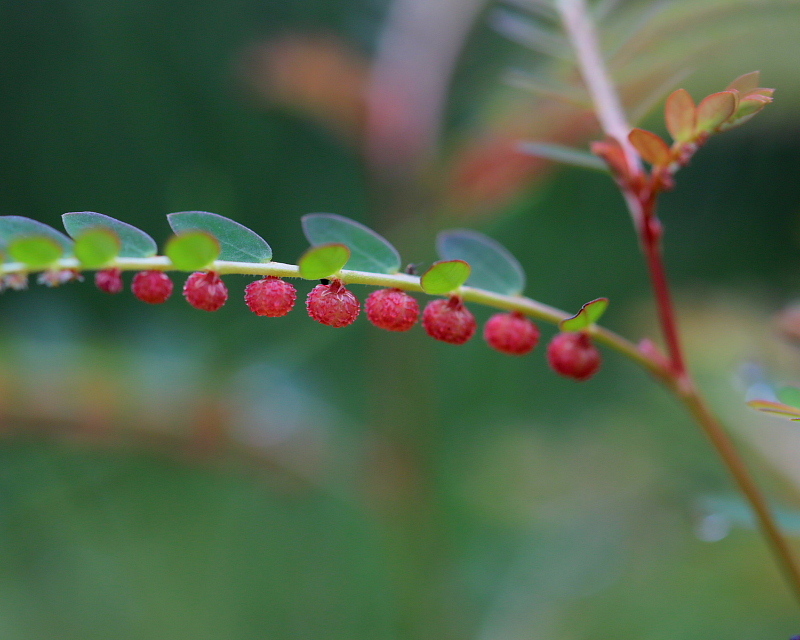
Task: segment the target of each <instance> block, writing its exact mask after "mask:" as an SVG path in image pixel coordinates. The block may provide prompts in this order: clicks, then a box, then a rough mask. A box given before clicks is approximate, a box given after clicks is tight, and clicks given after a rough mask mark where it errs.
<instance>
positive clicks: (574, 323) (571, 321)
mask: <svg viewBox="0 0 800 640" xmlns="http://www.w3.org/2000/svg"><path fill="white" fill-rule="evenodd" d="M606 309H608V298H597V300H592V301H591V302H587V303H586V304H585V305H583V306H582V307H581V310H580V311H578V313H576V314H575V315H574V316H572V317H571V318H567V319H566V320H562V321H561V322H559V323H558V328H559V329H561V330H562V331H583V330H584V329H588V328H589V327H591V326H592V325H593V324H595V323H596V322H597V321H598V320H599V319H600V318H601V317H602V315H603V314H604V313H605V312H606Z"/></svg>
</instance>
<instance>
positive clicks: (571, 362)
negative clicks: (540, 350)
mask: <svg viewBox="0 0 800 640" xmlns="http://www.w3.org/2000/svg"><path fill="white" fill-rule="evenodd" d="M547 360H548V362H550V366H551V367H552V368H553V370H554V371H555V372H556V373H560V374H561V375H562V376H567V377H568V378H573V379H575V380H588V379H589V378H591V377H592V376H593V375H594V374H595V373H597V370H598V369H599V368H600V362H601V359H600V352H599V351H598V350H597V347H595V346H594V344H592V339H591V338H590V337H589V335H588V334H586V333H583V332H578V333H570V332H565V333H559V334H558V335H557V336H556V337H555V338H553V340H552V341H551V342H550V344H549V345H547Z"/></svg>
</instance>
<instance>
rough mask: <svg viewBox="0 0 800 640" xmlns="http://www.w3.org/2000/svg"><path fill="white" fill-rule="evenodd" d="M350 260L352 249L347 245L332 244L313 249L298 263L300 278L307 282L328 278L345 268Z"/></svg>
mask: <svg viewBox="0 0 800 640" xmlns="http://www.w3.org/2000/svg"><path fill="white" fill-rule="evenodd" d="M348 260H350V248H349V247H347V245H344V244H339V243H332V244H323V245H320V246H318V247H311V249H309V250H308V251H306V252H305V253H304V254H303V255H302V257H301V258H300V260H299V261H298V265H299V266H300V277H302V278H305V279H306V280H320V279H322V278H328V277H330V276H332V275H333V274H334V273H336V272H338V271H339V270H340V269H341V268H342V267H344V265H346V264H347V262H348Z"/></svg>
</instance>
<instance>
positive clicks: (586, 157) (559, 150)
mask: <svg viewBox="0 0 800 640" xmlns="http://www.w3.org/2000/svg"><path fill="white" fill-rule="evenodd" d="M519 148H520V150H521V151H524V152H525V153H528V154H530V155H532V156H536V157H538V158H545V159H547V160H553V161H554V162H561V163H563V164H571V165H572V166H573V167H582V168H584V169H592V170H594V171H602V172H604V173H605V172H607V171H608V166H607V165H606V163H605V162H603V161H602V160H601V159H600V158H598V157H597V156H595V155H593V154H591V153H587V152H586V151H581V150H580V149H573V148H572V147H565V146H564V145H561V144H545V143H543V142H521V143H520V145H519Z"/></svg>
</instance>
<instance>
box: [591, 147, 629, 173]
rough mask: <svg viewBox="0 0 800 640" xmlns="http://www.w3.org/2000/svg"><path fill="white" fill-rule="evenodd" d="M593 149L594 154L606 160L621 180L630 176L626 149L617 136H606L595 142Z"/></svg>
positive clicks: (612, 171)
mask: <svg viewBox="0 0 800 640" xmlns="http://www.w3.org/2000/svg"><path fill="white" fill-rule="evenodd" d="M591 149H592V153H593V154H594V155H596V156H597V157H599V158H602V159H603V160H605V162H606V164H607V165H608V166H609V168H610V169H611V173H613V174H614V176H615V177H616V178H618V179H621V180H627V179H629V178H630V173H629V171H628V161H627V160H626V159H625V150H624V149H623V148H622V145H621V144H620V143H619V141H617V140H616V138H611V137H606V138H605V139H604V140H599V141H597V142H593V143H592V145H591Z"/></svg>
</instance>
